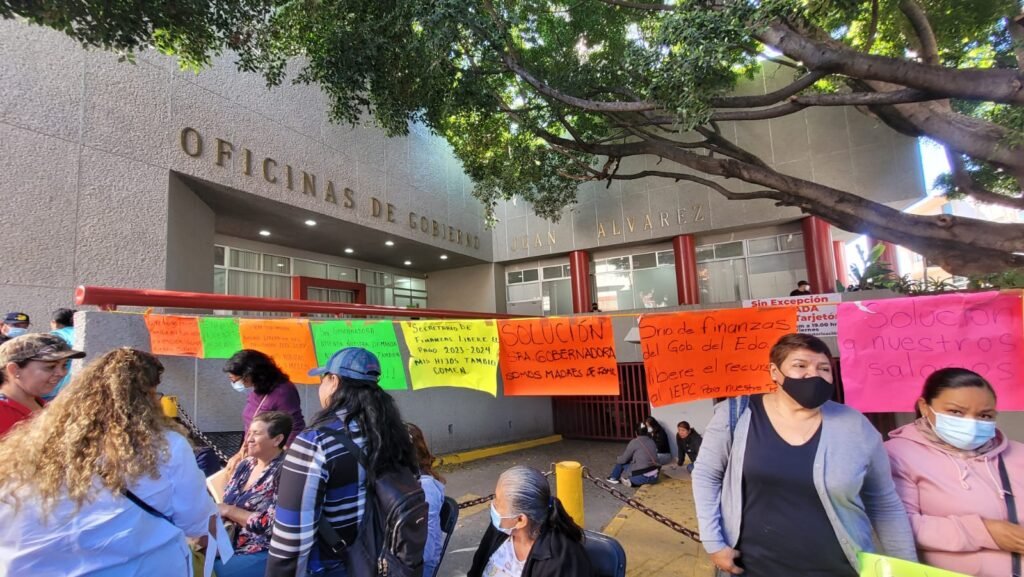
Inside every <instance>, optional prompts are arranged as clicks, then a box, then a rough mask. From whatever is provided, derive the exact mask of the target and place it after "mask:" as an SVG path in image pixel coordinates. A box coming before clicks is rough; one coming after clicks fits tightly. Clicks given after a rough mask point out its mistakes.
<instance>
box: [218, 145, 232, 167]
mask: <svg viewBox="0 0 1024 577" xmlns="http://www.w3.org/2000/svg"><path fill="white" fill-rule="evenodd" d="M234 150H235V145H233V144H231V143H230V142H228V141H227V140H221V139H219V138H218V139H217V166H224V160H230V159H231V152H232V151H234Z"/></svg>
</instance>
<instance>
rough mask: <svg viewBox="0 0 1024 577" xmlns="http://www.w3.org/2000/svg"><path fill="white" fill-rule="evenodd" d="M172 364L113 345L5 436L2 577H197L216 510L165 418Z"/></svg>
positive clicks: (0, 489) (0, 473)
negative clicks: (199, 549) (161, 389)
mask: <svg viewBox="0 0 1024 577" xmlns="http://www.w3.org/2000/svg"><path fill="white" fill-rule="evenodd" d="M162 372H163V366H162V365H161V364H160V361H159V360H157V358H156V357H154V356H153V355H151V354H149V353H145V352H142V351H137V350H133V349H128V348H121V349H115V350H113V351H111V352H108V353H106V354H105V355H103V356H101V357H100V358H99V359H97V360H96V361H95V362H93V363H92V364H90V365H88V366H87V367H85V368H84V369H83V370H82V371H81V372H80V373H79V374H78V375H76V376H75V378H74V379H73V380H72V381H71V384H69V385H68V387H67V388H66V389H65V390H64V391H63V392H62V393H61V395H60V396H59V397H57V399H56V400H54V401H53V402H52V403H50V404H49V405H47V407H46V409H45V410H44V411H42V412H41V413H40V414H39V415H38V416H37V417H36V418H34V419H32V420H31V421H30V422H28V423H27V424H25V425H23V426H20V427H16V428H15V429H13V430H12V431H11V432H10V433H9V434H8V435H7V436H6V437H4V438H3V440H2V441H0V463H3V466H2V467H0V575H61V576H68V577H71V576H76V575H89V576H104V577H105V576H110V577H114V576H116V577H132V576H139V577H142V576H145V577H150V576H153V575H183V576H187V575H191V574H192V557H191V552H190V550H189V545H188V543H187V541H186V539H187V538H189V537H204V536H206V535H207V532H208V530H209V528H210V527H211V525H212V524H213V523H214V522H215V515H216V513H217V508H216V506H215V505H214V502H213V500H212V499H211V498H210V496H209V495H208V494H207V493H206V485H205V479H204V478H203V474H202V473H201V472H200V471H199V468H198V466H197V465H196V460H195V457H194V455H193V452H192V448H191V447H190V446H189V443H188V441H187V440H186V438H185V437H184V436H183V435H181V434H180V433H178V432H177V431H175V430H174V429H173V428H172V427H174V425H173V424H172V422H171V421H170V420H168V419H167V418H166V417H164V416H163V414H162V412H161V409H160V404H159V401H158V399H157V392H156V389H157V385H159V384H160V375H161V373H162Z"/></svg>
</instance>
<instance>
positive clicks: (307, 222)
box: [306, 219, 316, 226]
mask: <svg viewBox="0 0 1024 577" xmlns="http://www.w3.org/2000/svg"><path fill="white" fill-rule="evenodd" d="M306 226H316V221H315V220H313V219H309V220H307V221H306Z"/></svg>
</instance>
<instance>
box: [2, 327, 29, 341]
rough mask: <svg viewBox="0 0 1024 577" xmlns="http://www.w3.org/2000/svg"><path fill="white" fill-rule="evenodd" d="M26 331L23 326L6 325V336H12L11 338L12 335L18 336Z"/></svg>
mask: <svg viewBox="0 0 1024 577" xmlns="http://www.w3.org/2000/svg"><path fill="white" fill-rule="evenodd" d="M26 333H28V329H25V328H22V327H8V328H7V337H8V338H12V339H13V338H14V337H20V336H21V335H24V334H26Z"/></svg>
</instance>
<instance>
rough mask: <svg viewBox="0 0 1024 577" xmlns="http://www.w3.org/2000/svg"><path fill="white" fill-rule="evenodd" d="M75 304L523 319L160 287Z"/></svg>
mask: <svg viewBox="0 0 1024 577" xmlns="http://www.w3.org/2000/svg"><path fill="white" fill-rule="evenodd" d="M75 303H76V304H78V305H95V306H97V307H100V309H102V310H116V309H117V307H118V306H130V307H160V308H171V309H206V310H231V311H265V312H278V313H324V314H329V315H342V314H343V315H364V316H382V317H417V318H428V319H513V318H522V317H521V315H508V314H500V313H481V312H467V311H452V310H443V309H408V308H405V307H391V306H381V305H367V304H358V303H322V302H316V301H303V300H295V299H271V298H258V297H243V296H236V295H222V294H213V293H193V292H178V291H168V290H158V289H123V288H112V287H96V286H80V287H78V288H77V289H75Z"/></svg>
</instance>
